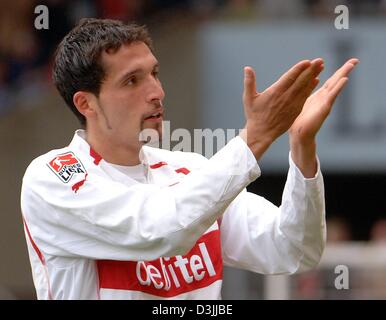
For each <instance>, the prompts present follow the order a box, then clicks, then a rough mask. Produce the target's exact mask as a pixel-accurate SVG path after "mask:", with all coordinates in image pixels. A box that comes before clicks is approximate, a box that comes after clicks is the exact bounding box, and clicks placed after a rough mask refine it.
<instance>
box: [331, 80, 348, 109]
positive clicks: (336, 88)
mask: <svg viewBox="0 0 386 320" xmlns="http://www.w3.org/2000/svg"><path fill="white" fill-rule="evenodd" d="M347 81H348V78H347V77H343V78H340V79H339V80H338V82H337V84H336V85H335V86H334V88H333V89H331V91H330V92H329V97H328V99H329V101H330V105H331V107H332V105H333V104H334V102H335V99H336V97H337V96H338V95H339V93H340V92H341V91H342V90H343V88H344V86H345V85H346V83H347ZM331 107H330V108H331Z"/></svg>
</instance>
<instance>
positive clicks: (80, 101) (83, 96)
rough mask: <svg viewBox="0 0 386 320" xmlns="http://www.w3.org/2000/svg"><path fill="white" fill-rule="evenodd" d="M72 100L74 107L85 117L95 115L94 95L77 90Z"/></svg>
mask: <svg viewBox="0 0 386 320" xmlns="http://www.w3.org/2000/svg"><path fill="white" fill-rule="evenodd" d="M72 101H73V102H74V105H75V107H76V108H77V109H78V111H79V112H80V113H81V114H82V115H83V116H84V117H85V118H86V119H89V118H92V117H95V114H96V113H95V103H96V101H95V96H94V95H93V94H92V93H90V92H86V91H77V92H76V93H75V94H74V96H73V98H72Z"/></svg>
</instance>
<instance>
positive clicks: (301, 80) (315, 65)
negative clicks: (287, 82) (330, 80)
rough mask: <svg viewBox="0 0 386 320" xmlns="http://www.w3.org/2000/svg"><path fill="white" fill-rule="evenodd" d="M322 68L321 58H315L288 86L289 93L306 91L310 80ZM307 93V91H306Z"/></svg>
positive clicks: (302, 93)
mask: <svg viewBox="0 0 386 320" xmlns="http://www.w3.org/2000/svg"><path fill="white" fill-rule="evenodd" d="M323 68H324V65H323V60H322V59H316V60H314V61H313V62H312V63H311V66H310V67H309V68H307V69H306V70H305V71H303V72H302V74H301V75H300V76H299V77H298V79H297V80H296V81H295V83H294V84H293V85H292V86H291V87H290V88H289V90H288V91H289V92H290V94H291V95H298V94H301V95H304V94H307V93H308V87H309V85H311V86H312V83H313V82H312V81H313V80H314V79H316V77H317V76H318V75H319V74H320V73H321V72H322V70H323ZM308 94H309V93H308Z"/></svg>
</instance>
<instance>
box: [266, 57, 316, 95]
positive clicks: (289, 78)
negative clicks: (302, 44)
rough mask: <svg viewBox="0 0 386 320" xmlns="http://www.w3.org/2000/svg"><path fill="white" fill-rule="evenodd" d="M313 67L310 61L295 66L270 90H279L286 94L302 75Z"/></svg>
mask: <svg viewBox="0 0 386 320" xmlns="http://www.w3.org/2000/svg"><path fill="white" fill-rule="evenodd" d="M310 65H311V62H310V61H309V60H303V61H300V62H298V63H297V64H295V65H294V66H293V67H292V68H291V69H290V70H288V71H287V72H286V73H285V74H283V75H282V76H281V77H280V78H279V80H278V81H276V82H275V83H274V84H273V85H272V86H271V87H270V88H269V90H272V91H273V90H275V91H276V90H277V91H278V92H285V91H286V90H287V89H288V88H290V87H291V86H292V85H293V84H294V82H295V81H296V79H297V78H298V77H299V76H300V75H301V73H302V72H303V71H304V70H306V69H307V68H308V67H309V66H310Z"/></svg>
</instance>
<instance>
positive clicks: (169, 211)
mask: <svg viewBox="0 0 386 320" xmlns="http://www.w3.org/2000/svg"><path fill="white" fill-rule="evenodd" d="M251 154H252V153H251V151H250V150H249V148H248V147H247V145H246V144H245V143H244V141H243V140H242V139H241V138H239V137H236V138H234V139H232V140H231V141H230V142H229V143H228V144H227V145H226V146H225V147H224V148H223V149H222V150H220V151H219V152H218V153H217V154H216V155H214V156H213V157H212V158H211V159H210V160H208V161H205V164H204V165H203V167H202V168H201V170H197V171H194V172H192V173H191V174H189V175H188V176H186V178H185V179H183V181H181V182H180V183H179V184H177V185H175V186H172V187H165V188H162V187H159V186H156V185H152V184H140V183H136V184H133V185H132V186H126V185H124V184H122V183H119V182H116V181H112V180H111V179H108V178H107V177H103V176H101V175H93V174H92V172H91V171H90V172H89V174H88V177H87V181H86V183H84V185H83V186H82V188H81V189H80V190H79V192H77V193H75V192H69V190H68V189H69V188H68V186H67V185H66V184H64V183H62V182H61V181H59V179H57V177H56V176H55V175H54V174H51V173H50V172H48V171H47V170H49V168H47V165H46V164H45V162H44V161H42V160H39V158H38V159H37V160H35V161H33V162H32V163H31V165H30V166H29V168H28V169H27V171H26V174H25V176H24V178H23V186H22V192H21V207H22V212H23V217H24V219H25V222H26V223H27V225H28V228H29V230H30V233H31V235H32V238H33V240H34V242H35V243H36V244H37V245H38V247H39V248H40V250H42V251H43V252H46V253H48V254H50V255H56V256H63V257H74V256H76V257H86V258H93V259H112V260H154V259H156V258H158V257H161V256H175V255H179V254H185V253H187V252H188V251H189V250H190V249H191V247H193V246H194V244H195V242H196V241H197V240H198V239H199V237H200V236H201V235H202V234H203V233H204V232H205V231H206V230H207V229H208V228H209V227H210V226H211V225H212V224H213V223H214V222H215V221H216V220H217V219H218V218H219V217H220V216H221V215H222V214H223V213H224V211H225V210H226V208H227V207H228V206H229V204H230V203H231V202H232V201H233V200H234V198H235V197H236V196H237V195H238V194H239V193H240V192H241V190H243V189H244V188H245V187H246V186H247V185H248V184H249V183H250V182H252V181H253V180H255V179H256V178H257V177H258V175H259V174H260V169H259V167H258V165H257V163H256V160H255V158H254V157H253V156H251ZM240 158H244V160H245V161H243V162H242V165H240ZM45 170H46V171H45Z"/></svg>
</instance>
